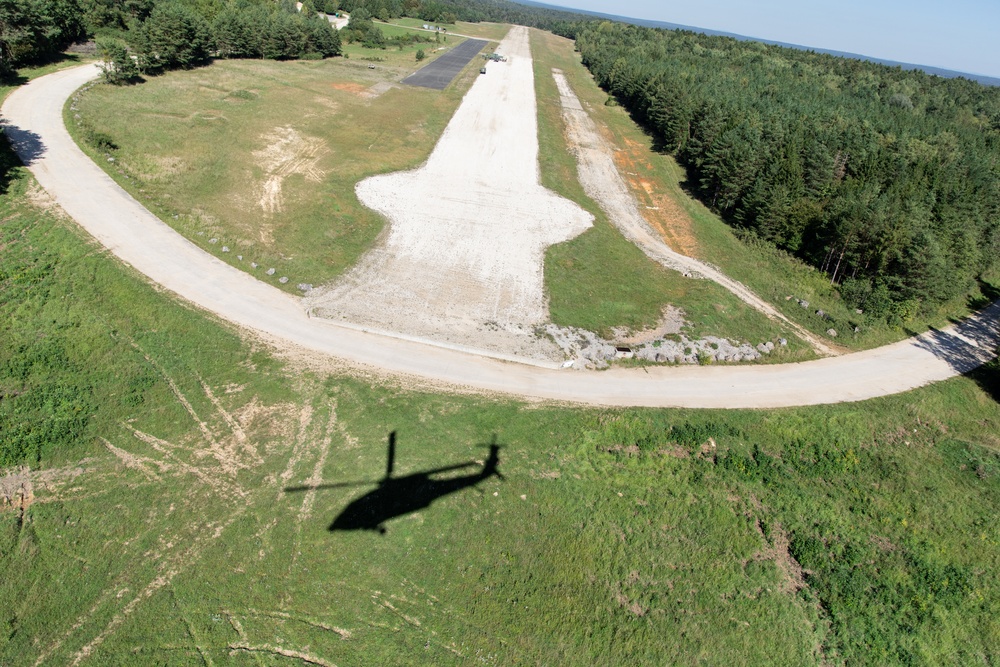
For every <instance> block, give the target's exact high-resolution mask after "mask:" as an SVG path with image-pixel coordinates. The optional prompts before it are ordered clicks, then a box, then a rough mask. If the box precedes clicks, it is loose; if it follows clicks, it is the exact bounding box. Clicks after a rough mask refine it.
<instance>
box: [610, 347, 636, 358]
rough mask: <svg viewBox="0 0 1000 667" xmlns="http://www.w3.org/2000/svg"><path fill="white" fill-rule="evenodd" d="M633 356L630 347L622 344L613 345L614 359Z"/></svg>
mask: <svg viewBox="0 0 1000 667" xmlns="http://www.w3.org/2000/svg"><path fill="white" fill-rule="evenodd" d="M633 357H635V352H633V351H632V348H630V347H625V346H624V345H616V346H615V359H632V358H633Z"/></svg>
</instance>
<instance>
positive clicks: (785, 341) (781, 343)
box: [778, 338, 788, 346]
mask: <svg viewBox="0 0 1000 667" xmlns="http://www.w3.org/2000/svg"><path fill="white" fill-rule="evenodd" d="M778 345H781V346H785V345H788V341H787V340H786V339H784V338H779V339H778Z"/></svg>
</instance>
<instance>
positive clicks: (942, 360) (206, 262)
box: [0, 65, 1000, 408]
mask: <svg viewBox="0 0 1000 667" xmlns="http://www.w3.org/2000/svg"><path fill="white" fill-rule="evenodd" d="M97 74H98V70H97V67H96V66H95V65H84V66H81V67H76V68H73V69H68V70H63V71H60V72H56V73H53V74H50V75H48V76H44V77H41V78H39V79H36V80H35V81H32V82H31V83H29V84H27V85H24V86H22V87H20V88H18V89H17V90H15V91H14V92H13V93H12V94H11V95H10V96H9V97H8V98H7V100H6V101H5V102H4V104H3V107H2V109H0V113H2V115H3V118H4V122H5V130H6V132H7V134H8V136H9V137H10V138H11V140H12V144H13V145H14V148H15V150H16V151H17V152H18V154H19V155H20V156H21V158H22V160H23V161H24V162H25V163H26V164H27V165H28V167H29V169H30V170H31V171H32V173H33V174H34V175H35V177H36V179H37V180H38V182H39V184H40V185H41V186H42V187H43V188H45V189H46V190H47V191H48V192H49V193H50V194H51V195H52V196H53V198H54V199H55V200H56V201H57V202H58V203H59V204H60V205H61V206H62V208H63V209H64V210H65V211H66V213H67V214H69V215H70V217H72V218H73V219H74V220H76V222H77V223H78V224H80V225H81V226H82V227H83V228H84V229H86V230H87V231H88V232H89V233H90V234H92V235H93V236H94V237H95V239H96V240H97V241H98V242H99V243H101V244H103V245H104V246H105V247H107V248H108V249H109V250H110V251H111V252H112V253H113V254H114V255H115V256H117V257H118V258H119V259H121V260H122V261H123V262H125V263H126V264H128V265H130V266H132V267H133V268H135V269H136V270H137V271H139V272H140V273H142V274H144V275H145V276H147V277H148V278H149V279H150V280H151V281H152V282H154V283H156V284H159V285H161V286H163V287H164V288H165V289H168V290H170V291H172V292H174V293H175V294H176V295H178V296H179V297H181V298H182V299H185V300H187V301H188V302H190V303H192V304H194V305H196V306H198V307H199V308H202V309H204V310H206V311H208V312H210V313H213V314H215V315H217V316H219V317H221V318H223V319H225V320H227V321H229V322H231V323H233V324H235V325H236V326H238V327H242V328H246V329H249V330H253V331H256V332H259V333H261V334H263V335H264V336H266V337H267V338H268V339H270V340H272V341H275V344H278V345H282V344H283V345H289V346H295V347H296V348H297V349H300V350H301V349H306V350H309V351H311V352H312V353H313V354H317V355H328V356H329V357H334V358H337V359H341V360H346V361H348V362H350V363H352V364H354V365H356V366H363V367H369V368H378V369H382V370H383V371H387V372H390V373H392V374H395V375H398V376H403V377H407V376H409V377H418V378H420V379H421V382H422V384H423V386H426V385H427V384H428V382H430V383H431V384H434V385H436V386H440V387H442V388H447V387H455V388H461V389H464V390H469V389H471V390H475V391H482V392H496V393H502V394H508V395H514V396H523V397H531V398H539V399H548V400H555V401H560V402H571V403H581V404H590V405H637V406H651V407H675V406H676V407H701V408H773V407H785V406H796V405H815V404H821V403H837V402H844V401H859V400H864V399H868V398H873V397H876V396H885V395H888V394H894V393H899V392H903V391H907V390H909V389H913V388H915V387H920V386H922V385H926V384H929V383H932V382H937V381H940V380H945V379H947V378H950V377H954V376H955V375H957V374H959V373H962V372H965V371H968V370H971V369H973V368H975V367H977V366H979V365H980V364H982V363H984V362H985V361H987V360H989V359H991V358H992V357H993V352H994V350H995V349H996V345H997V344H998V342H1000V302H997V303H994V304H993V305H992V306H990V307H989V308H987V309H985V310H983V311H982V312H980V313H979V314H977V315H976V316H975V317H972V318H970V319H969V320H966V321H965V322H963V323H961V324H959V325H957V326H953V327H949V328H948V329H946V330H942V331H932V332H930V333H928V334H924V335H922V336H919V337H916V338H912V339H909V340H905V341H901V342H899V343H895V344H893V345H887V346H885V347H881V348H878V349H875V350H867V351H865V352H858V353H854V354H847V355H842V356H838V357H829V358H826V359H819V360H816V361H809V362H803V363H797V364H783V365H770V366H723V365H718V366H667V367H659V366H657V367H650V368H629V369H625V368H614V369H611V370H609V371H603V372H586V371H574V370H570V369H556V368H545V367H540V366H538V365H530V364H526V363H514V362H510V361H502V360H499V359H496V358H488V357H484V356H481V355H479V354H475V353H473V352H472V351H469V350H461V349H456V348H449V347H445V346H440V345H430V344H427V343H426V342H421V341H417V340H412V339H403V338H399V337H392V336H386V335H379V334H375V333H370V332H365V331H362V330H359V329H358V328H351V327H345V326H337V325H333V324H331V323H328V322H324V321H318V320H316V319H311V318H309V317H308V315H307V314H306V313H305V311H304V309H303V307H302V303H301V299H298V298H296V297H293V296H290V295H288V294H285V293H284V292H281V291H280V290H278V289H277V288H274V287H271V286H270V285H267V284H265V283H262V282H260V281H259V280H257V279H255V278H254V277H252V276H250V275H249V274H247V273H244V272H242V271H240V270H238V269H236V268H234V267H232V266H229V265H228V264H226V263H224V262H222V261H221V260H219V259H217V258H215V257H213V256H212V255H210V254H208V253H207V252H205V251H203V250H201V249H200V248H198V247H197V246H195V245H194V244H192V243H191V242H189V241H188V240H187V239H184V238H183V237H181V236H180V235H179V234H177V233H176V232H175V231H174V230H173V229H171V228H170V227H168V226H167V225H166V224H164V223H163V222H162V221H160V220H159V219H157V218H156V216H154V215H153V214H152V213H150V212H149V211H148V210H146V209H145V208H144V207H143V206H142V205H141V204H139V203H138V202H137V201H136V200H135V199H133V198H132V197H131V196H130V195H129V194H128V193H126V192H125V191H124V190H122V189H121V188H120V187H119V186H118V185H117V184H116V183H115V182H114V181H113V180H111V178H110V177H108V175H107V174H105V173H104V172H103V171H102V170H101V169H100V167H98V166H97V165H96V164H94V162H92V161H91V160H90V159H89V158H88V157H87V156H86V155H84V154H83V152H82V151H81V150H80V149H79V148H78V147H77V146H76V144H75V143H74V142H73V140H72V139H71V138H70V136H69V133H68V132H67V131H66V128H65V126H64V125H63V118H62V109H63V107H64V105H65V102H66V100H67V99H68V98H69V96H70V95H72V93H73V91H75V90H76V89H77V88H79V87H80V86H82V85H83V84H84V83H86V82H87V81H90V80H91V79H93V78H94V77H96V76H97ZM480 81H484V79H480ZM475 85H479V82H477V83H476V84H474V86H475ZM473 99H474V98H473ZM464 103H465V102H463V104H464ZM490 103H491V104H500V103H502V100H492V101H491V102H490ZM509 111H510V112H511V113H535V110H534V109H528V110H525V109H510V110H509ZM442 187H445V185H444V184H443V185H442Z"/></svg>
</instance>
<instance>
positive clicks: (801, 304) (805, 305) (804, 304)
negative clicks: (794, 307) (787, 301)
mask: <svg viewBox="0 0 1000 667" xmlns="http://www.w3.org/2000/svg"><path fill="white" fill-rule="evenodd" d="M799 305H800V306H802V307H803V308H808V307H809V302H808V301H806V300H804V299H803V300H800V301H799Z"/></svg>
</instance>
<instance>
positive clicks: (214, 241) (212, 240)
mask: <svg viewBox="0 0 1000 667" xmlns="http://www.w3.org/2000/svg"><path fill="white" fill-rule="evenodd" d="M174 217H175V218H176V217H177V216H176V215H175V216H174ZM208 242H209V243H218V242H219V239H209V240H208Z"/></svg>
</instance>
